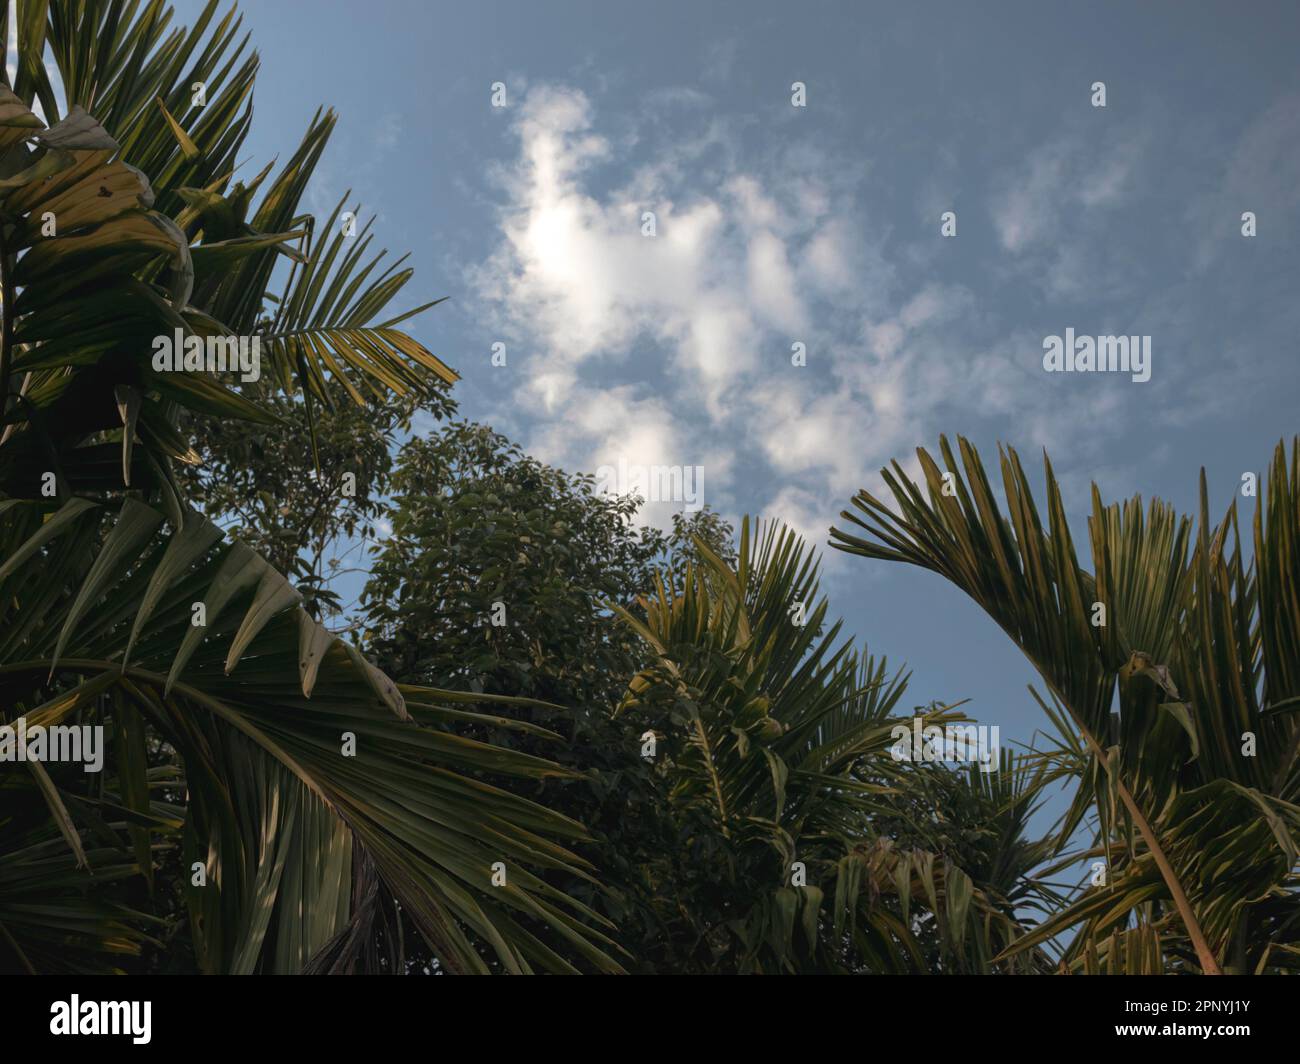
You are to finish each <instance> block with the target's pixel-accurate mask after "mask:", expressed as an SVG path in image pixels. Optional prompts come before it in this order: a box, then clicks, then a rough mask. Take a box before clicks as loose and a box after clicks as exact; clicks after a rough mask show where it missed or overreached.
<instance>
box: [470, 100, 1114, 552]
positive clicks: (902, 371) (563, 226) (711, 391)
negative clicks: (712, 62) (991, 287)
mask: <svg viewBox="0 0 1300 1064" xmlns="http://www.w3.org/2000/svg"><path fill="white" fill-rule="evenodd" d="M694 102H697V101H686V100H680V101H679V100H675V99H673V100H669V101H666V102H665V104H664V105H665V106H676V105H678V104H680V103H694ZM513 133H514V136H515V137H516V139H517V147H518V152H517V155H516V156H515V157H514V158H513V159H512V160H511V161H510V162H509V164H507V165H502V166H500V167H499V168H498V170H497V172H496V175H495V176H496V178H497V184H498V186H499V188H500V189H501V192H502V195H503V201H502V203H501V208H500V214H499V241H498V243H497V245H496V247H495V249H494V250H493V252H492V253H491V255H490V256H489V257H488V258H487V259H486V260H485V261H483V262H482V263H480V264H479V265H478V266H476V267H474V268H473V269H472V270H471V271H470V282H471V287H472V291H473V293H474V295H475V297H476V305H475V306H474V308H473V312H474V313H475V315H476V316H478V317H480V318H482V319H484V320H486V321H488V322H491V324H492V328H494V329H496V330H499V335H501V336H503V337H508V338H509V339H510V343H511V344H513V345H516V346H512V348H511V350H512V351H514V350H516V349H517V347H518V348H522V350H523V351H525V352H527V355H526V357H523V358H518V359H516V358H514V357H512V358H511V362H510V366H511V372H512V373H517V374H518V376H517V377H516V378H515V382H514V384H513V388H514V396H513V399H512V401H511V406H512V408H513V409H515V410H527V411H532V412H534V413H535V415H536V419H535V420H528V421H525V422H523V423H522V425H521V434H522V435H523V437H524V439H523V441H522V442H524V443H525V445H526V446H527V447H528V449H529V450H530V451H532V452H533V453H535V454H537V455H538V456H539V457H540V458H542V459H544V460H546V461H549V462H552V463H554V464H558V465H562V466H565V467H567V468H571V469H585V470H588V471H594V470H595V469H596V468H597V467H598V466H600V465H614V464H616V463H617V461H618V460H619V459H620V458H621V459H623V460H625V461H626V462H628V463H629V464H631V465H644V466H651V465H682V466H686V465H703V466H704V467H705V501H706V502H709V503H711V504H712V505H714V506H715V508H718V509H720V510H722V511H723V512H724V513H729V515H730V516H733V517H734V516H736V513H735V512H734V511H733V510H729V509H728V508H729V507H732V506H743V507H745V508H747V509H749V508H754V507H757V508H759V510H760V511H761V513H762V514H763V515H764V516H768V517H782V518H784V519H786V520H787V521H789V522H790V523H791V524H792V525H794V526H795V527H796V528H797V529H799V530H800V531H801V532H803V533H804V534H806V535H808V536H810V537H812V539H813V541H814V542H815V543H817V544H818V545H822V544H824V542H825V538H826V536H825V534H826V529H827V527H828V526H829V525H831V524H832V523H833V522H834V521H835V520H836V519H837V515H838V513H839V511H840V510H841V509H843V508H844V507H845V506H846V505H847V503H848V500H849V498H850V497H851V496H852V495H853V494H854V492H856V491H857V490H858V489H859V488H862V487H868V488H869V489H871V490H873V491H876V492H877V493H879V491H880V489H881V487H882V482H881V481H880V479H879V476H878V472H877V471H878V470H879V469H880V467H881V466H883V465H885V464H886V463H887V462H888V461H889V460H890V459H891V458H894V457H899V458H901V459H903V460H905V462H906V463H907V464H908V468H909V469H914V468H915V459H914V458H911V457H908V456H910V455H912V453H913V450H914V448H915V447H916V446H917V445H918V444H926V445H929V446H931V447H933V445H934V441H935V438H936V437H937V435H938V433H939V432H940V431H944V430H947V431H950V432H951V431H953V430H954V428H955V429H956V431H962V432H968V433H969V432H971V431H974V429H973V427H972V425H974V426H976V427H978V425H980V424H983V423H984V422H982V421H980V420H978V419H983V418H995V419H999V421H1005V419H1006V418H1007V417H1008V416H1014V417H1015V418H1016V419H1017V421H1018V423H1021V424H1029V425H1030V426H1031V427H1032V433H1033V434H1031V435H1029V436H1028V437H1027V438H1028V441H1029V443H1030V445H1031V447H1032V446H1033V445H1037V444H1040V443H1049V442H1062V441H1067V440H1068V441H1072V442H1074V441H1077V440H1078V439H1080V438H1082V439H1083V440H1084V444H1083V446H1082V447H1079V448H1077V450H1076V453H1077V454H1079V455H1085V454H1086V453H1087V449H1088V446H1089V445H1088V444H1087V440H1088V439H1090V438H1093V437H1095V436H1096V433H1095V423H1094V421H1093V420H1092V419H1095V418H1096V417H1098V416H1102V415H1103V414H1104V413H1105V410H1104V404H1105V403H1106V402H1107V401H1109V400H1108V399H1107V398H1106V395H1107V393H1106V391H1105V389H1104V388H1102V389H1092V390H1091V391H1089V390H1088V389H1087V388H1080V389H1076V393H1077V394H1074V395H1073V396H1072V398H1073V399H1074V401H1073V402H1072V403H1071V405H1070V407H1069V409H1068V410H1058V409H1045V408H1044V407H1043V404H1042V403H1041V401H1040V402H1038V403H1037V404H1035V403H1033V402H1031V401H1030V400H1031V398H1038V399H1040V400H1041V397H1042V395H1043V389H1044V387H1045V385H1044V381H1043V374H1042V372H1041V346H1040V344H1041V337H1040V336H1039V337H1035V336H1032V335H1025V334H1023V333H1010V332H1009V330H1007V329H1006V328H1005V327H1002V326H999V325H998V323H997V322H995V321H993V320H992V319H991V315H988V314H987V313H986V312H985V311H984V310H983V309H982V307H981V305H980V301H979V300H978V299H977V297H976V295H975V294H974V293H973V292H972V291H971V290H969V289H967V288H965V287H964V286H962V285H957V284H952V283H941V282H939V281H935V280H933V279H932V271H931V268H930V264H929V261H928V260H927V259H926V258H925V257H924V256H919V255H917V254H916V245H915V244H912V245H905V246H904V247H902V248H899V249H897V250H892V251H891V246H890V243H889V232H888V230H882V229H881V228H880V225H879V223H878V222H876V221H873V220H869V219H865V218H864V217H863V216H862V212H861V199H860V197H859V196H858V195H857V191H856V190H855V189H853V188H851V187H848V186H847V183H843V182H842V183H840V184H838V185H837V184H834V183H831V184H827V183H825V182H823V181H821V180H819V179H817V178H814V177H809V178H807V179H801V180H794V181H792V180H791V179H790V177H789V172H790V171H789V170H788V169H787V168H786V166H785V163H787V162H788V161H789V160H790V159H799V160H803V163H801V165H800V167H799V168H798V169H797V171H796V172H798V173H805V172H807V173H813V174H815V173H827V174H832V175H834V174H844V173H851V172H852V170H853V168H852V167H849V166H845V165H842V160H836V159H834V158H832V157H830V156H828V155H827V154H826V153H825V152H823V151H822V150H821V149H820V148H819V147H818V146H817V145H815V144H811V145H810V144H804V143H802V142H796V143H794V144H789V145H785V146H783V148H782V149H781V151H782V154H781V155H780V157H779V159H775V160H774V159H773V158H771V157H768V158H765V159H764V158H760V159H759V160H757V161H756V160H754V159H751V158H749V157H748V156H745V155H743V153H742V152H741V151H740V147H739V144H738V142H737V140H736V138H735V137H734V136H733V134H732V133H731V132H730V131H729V130H728V128H727V126H726V125H725V124H723V123H720V122H719V120H718V119H717V118H716V117H715V116H714V115H712V114H711V113H710V112H709V111H708V109H707V108H700V109H695V108H691V107H687V108H683V109H682V110H681V111H680V112H679V113H678V119H677V120H675V121H674V123H673V125H672V127H671V132H668V131H667V130H666V129H665V128H663V127H660V126H657V125H656V124H655V123H654V121H653V120H652V119H649V118H647V119H645V120H644V123H643V126H641V127H638V128H635V129H632V130H630V131H629V130H626V129H625V130H623V131H622V133H621V134H620V136H619V137H618V138H617V139H616V138H614V137H613V136H612V135H607V134H606V133H604V132H602V131H601V127H600V126H599V125H598V123H597V116H596V113H595V111H594V108H593V106H592V103H591V100H590V99H588V97H587V96H586V95H585V94H583V93H582V92H580V91H577V90H574V89H570V88H565V87H558V86H533V87H532V88H531V89H530V90H529V91H528V92H527V94H526V95H525V96H523V98H522V100H521V102H520V103H519V104H518V114H517V115H516V117H515V124H514V127H513ZM1077 150H1078V149H1077V148H1076V147H1072V146H1070V145H1068V144H1064V143H1062V144H1057V145H1055V146H1048V147H1047V148H1045V149H1044V150H1043V151H1041V152H1039V153H1036V155H1035V157H1034V161H1033V162H1032V163H1031V165H1030V168H1029V171H1028V174H1027V176H1026V178H1025V180H1024V182H1022V187H1021V192H1023V195H1022V196H1021V197H1020V199H1019V200H1015V201H1014V202H1013V200H1012V199H1008V200H1007V202H1006V203H1005V204H1003V205H1002V206H1001V207H1000V208H999V211H1000V213H998V212H995V218H996V219H997V220H998V225H999V234H1000V237H1001V239H1002V240H1003V242H1004V244H1005V245H1006V246H1007V247H1008V248H1009V249H1012V250H1017V249H1027V250H1035V249H1037V248H1038V247H1039V245H1040V244H1043V243H1044V242H1046V241H1047V240H1048V236H1049V235H1050V233H1051V232H1052V229H1053V225H1054V224H1055V223H1054V219H1053V212H1052V209H1051V203H1052V196H1053V195H1054V194H1055V193H1056V192H1057V191H1059V188H1060V186H1061V184H1062V183H1063V182H1067V181H1069V180H1072V179H1071V178H1070V176H1069V175H1070V173H1071V170H1070V167H1071V165H1072V163H1071V160H1072V159H1073V158H1074V156H1075V153H1076V152H1077ZM1132 158H1133V155H1132V149H1129V148H1125V149H1123V150H1119V151H1117V153H1116V154H1115V155H1114V157H1113V158H1112V159H1110V162H1109V163H1108V164H1107V166H1105V167H1103V169H1102V170H1101V171H1099V173H1100V176H1099V177H1098V179H1097V180H1096V182H1095V183H1093V184H1091V185H1086V188H1085V186H1084V185H1077V184H1076V186H1075V187H1074V191H1073V193H1072V197H1073V200H1072V201H1073V203H1074V204H1075V205H1076V209H1078V210H1097V209H1102V208H1103V207H1105V206H1108V205H1112V204H1114V203H1116V202H1117V201H1118V200H1119V198H1121V197H1122V195H1123V190H1124V188H1125V184H1126V182H1127V180H1128V174H1129V173H1130V171H1131V161H1132ZM1125 160H1128V162H1127V163H1126V162H1125ZM810 161H817V165H816V166H812V165H811V163H810ZM803 164H809V165H806V166H805V165H803ZM611 171H612V172H613V180H612V181H611ZM644 211H653V212H654V214H655V219H656V227H657V235H655V236H654V237H646V236H643V235H642V232H641V224H642V222H641V219H642V213H643V212H644ZM794 340H800V341H802V342H804V343H805V344H806V345H807V351H808V365H807V366H804V367H795V366H792V365H791V362H790V351H791V343H792V341H794ZM995 341H996V342H995ZM1072 383H1073V382H1072ZM1089 383H1091V382H1089ZM1099 404H1102V405H1100V406H1099ZM1035 410H1037V411H1040V413H1038V414H1035V413H1034V411H1035ZM954 418H955V419H956V425H955V426H954V424H952V422H953V420H954ZM1025 439H1026V437H1025V436H1024V435H1022V436H1021V442H1025ZM673 508H675V507H672V506H671V505H669V506H663V505H661V506H659V507H651V508H648V509H647V510H646V511H644V512H643V516H645V517H646V518H647V519H650V520H653V521H655V522H656V523H661V524H662V523H666V521H667V513H668V511H669V510H670V509H673Z"/></svg>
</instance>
